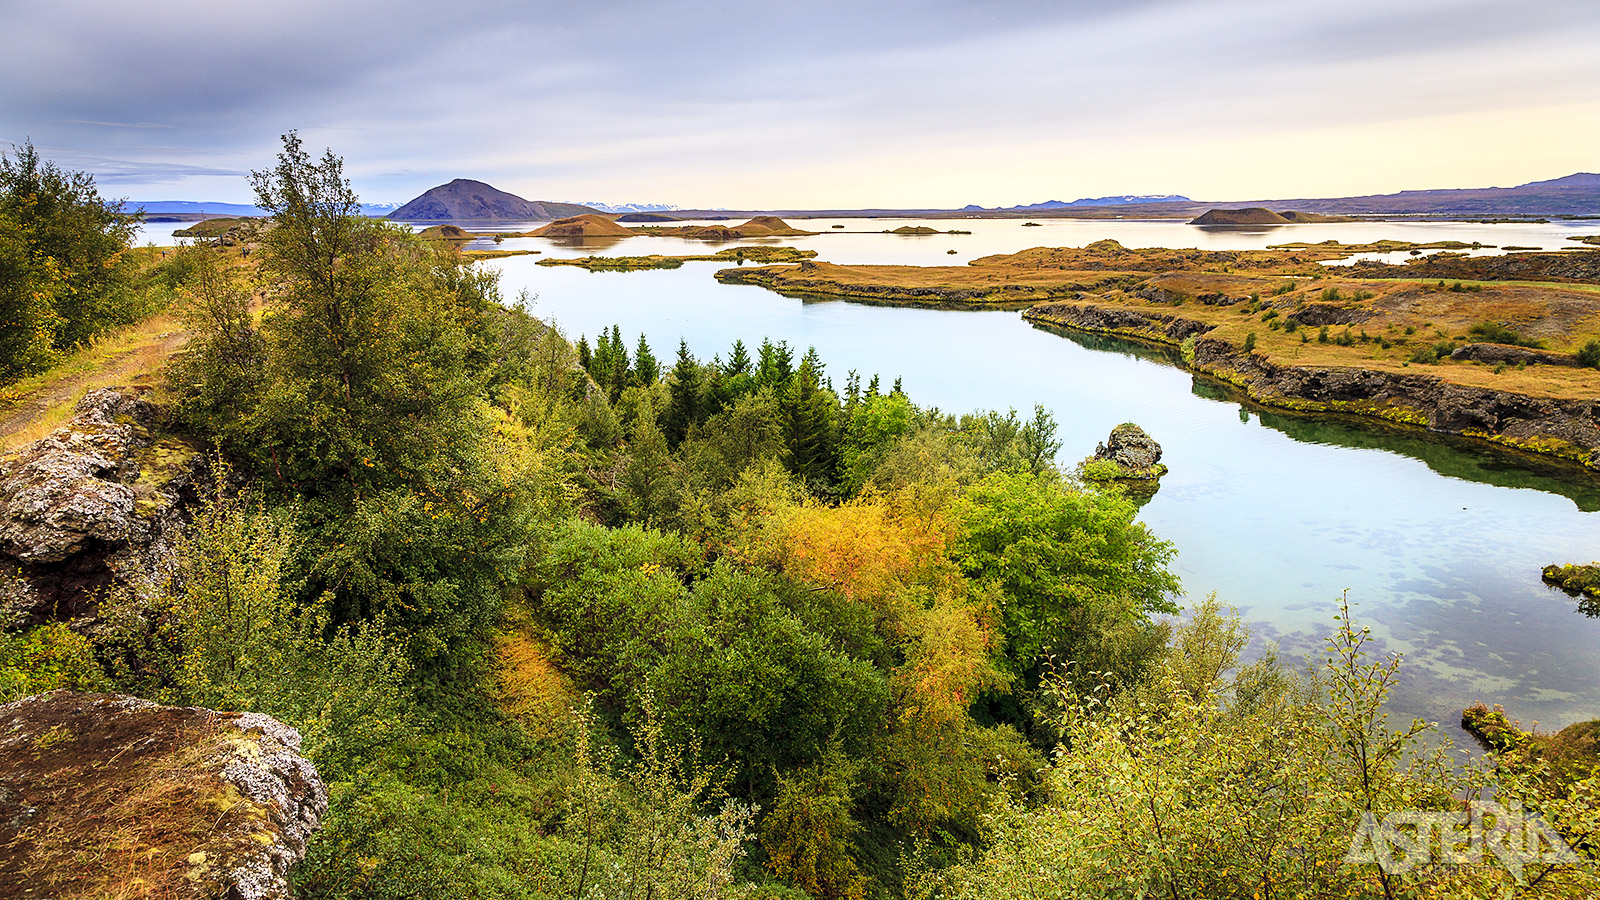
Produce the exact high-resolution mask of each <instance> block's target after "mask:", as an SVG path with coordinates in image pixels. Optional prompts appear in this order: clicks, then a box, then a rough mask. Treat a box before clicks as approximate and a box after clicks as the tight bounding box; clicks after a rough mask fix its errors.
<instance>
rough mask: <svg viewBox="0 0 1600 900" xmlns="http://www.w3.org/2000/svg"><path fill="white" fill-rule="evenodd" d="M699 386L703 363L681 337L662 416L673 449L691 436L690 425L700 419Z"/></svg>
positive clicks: (662, 428)
mask: <svg viewBox="0 0 1600 900" xmlns="http://www.w3.org/2000/svg"><path fill="white" fill-rule="evenodd" d="M700 388H701V383H700V366H699V364H698V363H696V362H695V360H694V357H693V356H692V355H690V353H689V344H688V342H687V341H683V340H680V341H678V362H677V364H675V365H674V366H673V367H672V383H671V385H670V386H669V393H668V398H669V399H668V401H667V408H666V411H665V412H664V413H663V414H662V416H661V432H662V433H663V434H664V435H666V438H667V444H668V445H669V446H671V447H673V448H674V449H676V448H677V446H678V445H679V444H681V443H683V439H684V438H686V437H688V436H689V426H691V425H693V424H694V423H695V422H697V421H699V420H700V413H701V410H700Z"/></svg>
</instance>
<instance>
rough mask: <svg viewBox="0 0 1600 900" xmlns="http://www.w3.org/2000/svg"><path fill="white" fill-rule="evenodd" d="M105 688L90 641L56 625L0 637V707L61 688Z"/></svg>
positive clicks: (61, 625) (56, 623)
mask: <svg viewBox="0 0 1600 900" xmlns="http://www.w3.org/2000/svg"><path fill="white" fill-rule="evenodd" d="M103 687H105V675H104V674H103V673H102V672H101V671H100V668H99V666H98V665H96V664H95V660H94V648H93V647H92V646H91V645H90V643H89V639H88V638H85V637H84V636H83V635H81V634H78V633H77V632H75V631H73V630H72V629H70V628H68V627H67V626H66V625H65V624H62V623H60V622H53V623H50V624H48V625H40V626H39V627H37V628H33V629H29V630H28V631H24V632H22V633H20V634H0V703H10V702H11V701H13V700H20V699H21V698H23V697H26V696H28V695H30V694H41V693H44V692H45V691H53V690H57V689H58V688H68V689H71V690H75V691H89V690H95V689H97V688H103Z"/></svg>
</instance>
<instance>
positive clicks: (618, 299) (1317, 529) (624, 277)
mask: <svg viewBox="0 0 1600 900" xmlns="http://www.w3.org/2000/svg"><path fill="white" fill-rule="evenodd" d="M1040 222H1041V226H1040V227H1023V226H1022V224H1021V222H1020V221H1016V220H960V219H957V220H930V221H926V222H918V221H915V220H909V221H908V220H845V219H838V220H797V221H795V222H794V223H793V224H795V225H796V226H797V227H802V228H807V229H814V230H818V231H822V232H825V233H824V234H821V235H818V236H815V237H799V238H785V239H780V240H777V241H765V242H754V241H750V242H741V243H780V244H784V245H790V246H798V247H806V248H810V249H815V250H816V251H817V252H818V254H819V258H820V259H822V260H826V261H830V262H838V263H896V264H915V265H947V264H964V263H965V262H967V261H968V260H970V259H974V258H977V257H979V256H984V255H988V254H993V253H1009V252H1014V251H1017V250H1021V249H1025V248H1028V247H1036V246H1083V245H1084V244H1087V243H1089V242H1092V241H1095V240H1099V239H1101V238H1106V237H1110V238H1115V239H1116V240H1118V241H1120V242H1122V243H1123V244H1124V245H1126V246H1130V247H1150V246H1165V247H1200V248H1204V249H1249V248H1260V247H1265V246H1267V245H1269V244H1274V243H1283V242H1289V241H1313V242H1314V241H1322V240H1327V239H1330V238H1332V239H1336V240H1339V241H1343V242H1345V243H1354V242H1364V241H1371V240H1378V239H1382V238H1392V239H1399V240H1411V241H1418V242H1425V241H1436V240H1459V241H1465V242H1472V241H1479V242H1482V243H1484V244H1494V245H1505V244H1512V245H1521V246H1534V247H1540V248H1545V249H1558V248H1561V247H1573V246H1576V245H1575V244H1574V243H1573V242H1571V241H1569V240H1567V239H1568V238H1569V237H1571V236H1573V235H1577V234H1591V233H1594V232H1596V231H1600V227H1597V224H1596V223H1593V222H1590V223H1559V222H1558V223H1551V224H1547V225H1541V224H1514V225H1475V224H1467V223H1367V222H1361V223H1339V224H1324V225H1290V226H1281V227H1276V228H1263V229H1254V228H1252V229H1201V228H1197V227H1194V226H1189V225H1185V224H1181V223H1177V222H1149V221H1073V220H1051V219H1042V220H1040ZM460 224H463V225H464V226H471V225H472V224H473V223H460ZM835 224H838V225H843V226H844V228H841V229H834V228H832V227H831V226H833V225H835ZM902 224H926V225H928V226H930V227H933V228H938V229H952V228H954V229H963V230H971V231H973V232H974V233H973V234H970V235H937V236H929V237H900V236H891V235H886V234H881V233H852V232H881V231H883V230H885V229H889V228H895V227H898V226H899V225H902ZM527 227H532V226H531V225H508V224H506V223H496V224H495V225H494V226H493V228H494V230H500V231H510V230H523V229H525V228H527ZM151 239H156V238H155V236H154V235H152V237H151ZM491 246H492V245H491ZM499 246H500V247H501V248H502V249H523V248H527V249H537V250H540V251H541V253H542V254H543V255H544V256H583V255H590V254H599V255H608V256H617V255H642V254H647V253H665V254H684V253H705V252H710V251H711V250H715V249H721V248H722V247H725V246H729V245H709V246H708V245H707V244H706V243H704V242H690V241H683V240H678V239H672V238H654V237H634V238H625V239H622V240H620V241H617V242H614V243H591V244H588V245H576V246H574V245H567V246H562V245H558V244H556V243H555V242H553V241H548V240H544V239H536V238H527V239H510V240H507V241H505V242H504V243H502V244H500V245H499ZM950 250H955V251H956V252H955V253H953V254H952V253H949V252H947V251H950ZM539 258H541V257H539V256H531V257H512V258H507V259H501V260H495V261H493V262H492V263H490V264H491V265H494V266H496V267H497V268H499V269H500V271H501V272H502V274H503V280H502V287H503V289H504V291H505V293H506V296H507V298H508V299H509V298H514V297H515V296H516V295H517V294H518V292H519V291H523V290H526V291H527V292H528V295H529V299H528V304H529V307H530V309H531V310H532V311H533V312H534V313H536V314H537V315H540V316H542V317H545V318H548V319H553V320H554V321H555V322H556V323H557V324H558V325H559V326H560V327H561V328H562V330H563V331H564V332H566V333H567V335H568V336H569V337H571V338H574V339H576V337H577V336H578V335H588V336H590V337H591V339H592V338H593V336H594V335H595V334H597V333H598V332H599V331H600V330H601V329H602V328H607V327H609V326H610V325H611V324H612V323H619V324H620V325H621V326H622V329H623V332H624V334H625V337H626V339H627V341H628V343H629V345H630V346H631V345H632V343H633V342H634V341H635V340H636V339H637V337H638V335H639V333H640V332H643V333H644V334H646V335H647V336H648V339H649V341H650V345H651V347H652V348H654V349H655V351H656V354H657V355H658V356H659V357H662V358H663V359H670V358H671V357H672V355H673V354H674V352H675V350H676V347H677V343H678V340H679V339H680V338H681V339H683V340H686V341H687V342H688V344H689V347H690V348H691V350H692V352H694V354H695V355H696V356H698V357H701V358H705V357H709V356H711V355H712V354H716V353H726V351H727V349H728V347H729V346H730V345H731V344H732V343H733V341H734V340H735V339H739V338H742V339H743V340H744V341H745V343H746V345H755V344H759V343H760V341H761V339H762V338H763V337H770V338H772V339H774V340H784V341H788V342H789V344H790V345H791V346H793V347H795V348H797V349H798V350H800V351H802V352H803V351H804V349H805V348H806V347H808V346H815V347H816V348H817V350H818V352H819V353H820V354H821V356H822V359H823V360H824V361H825V362H826V363H827V364H828V374H829V375H830V376H832V377H833V379H834V380H835V383H836V384H841V385H842V384H843V381H844V377H845V374H846V373H847V372H848V371H849V370H851V369H854V370H856V371H858V372H860V373H862V375H863V378H864V379H866V378H870V377H871V375H872V374H873V373H877V374H880V375H881V376H882V377H883V379H884V383H885V384H888V383H890V382H892V381H893V379H895V378H897V377H898V378H902V379H903V380H904V386H905V389H906V391H907V393H908V394H909V395H910V396H911V397H912V399H913V400H915V401H916V402H917V403H919V404H922V405H931V406H938V407H940V408H942V409H944V410H947V411H955V412H959V411H967V410H973V409H980V408H988V409H999V410H1002V411H1003V410H1005V409H1007V408H1015V409H1017V410H1019V411H1023V412H1026V411H1028V410H1031V409H1032V407H1033V405H1034V404H1036V403H1040V404H1043V405H1044V406H1045V407H1047V408H1048V409H1050V410H1052V411H1053V412H1054V414H1055V417H1056V419H1057V421H1058V422H1060V425H1061V427H1060V431H1059V434H1058V436H1059V437H1060V439H1061V440H1062V441H1063V442H1064V446H1063V449H1062V451H1061V454H1060V461H1061V463H1062V464H1063V465H1064V466H1066V467H1069V468H1070V467H1071V466H1072V465H1073V464H1075V463H1076V462H1077V460H1079V459H1081V458H1083V457H1084V456H1087V455H1088V454H1090V453H1091V452H1092V451H1093V450H1094V447H1095V444H1096V443H1097V442H1099V441H1102V440H1104V439H1105V437H1106V435H1107V433H1108V432H1109V431H1110V430H1111V428H1112V427H1113V426H1115V425H1117V424H1118V423H1121V422H1126V421H1132V422H1137V423H1138V424H1140V425H1141V426H1143V427H1144V428H1145V429H1146V430H1147V431H1148V432H1149V433H1150V434H1151V435H1152V436H1153V437H1154V438H1155V439H1156V440H1157V441H1159V442H1160V443H1161V445H1162V447H1163V448H1164V450H1165V456H1164V458H1163V461H1164V462H1166V463H1167V464H1168V465H1169V466H1170V467H1171V473H1170V474H1169V475H1167V476H1166V477H1165V478H1164V479H1163V480H1162V486H1161V490H1160V492H1159V493H1157V494H1156V495H1155V498H1154V499H1153V500H1152V501H1151V502H1150V503H1149V505H1147V506H1146V507H1144V509H1143V512H1142V514H1141V515H1142V518H1143V519H1144V521H1145V522H1147V523H1148V524H1149V525H1150V526H1151V527H1152V528H1153V529H1154V530H1155V531H1156V533H1157V534H1159V535H1160V536H1162V537H1163V538H1166V539H1167V540H1170V541H1172V542H1173V543H1174V544H1175V545H1176V546H1177V549H1178V556H1177V561H1176V565H1175V568H1176V571H1177V573H1178V574H1179V576H1180V577H1181V578H1182V580H1183V586H1184V590H1185V593H1186V594H1187V595H1188V598H1189V599H1190V600H1199V599H1201V598H1203V597H1204V596H1205V595H1206V594H1208V593H1210V592H1213V591H1215V592H1216V593H1217V595H1218V596H1219V597H1220V598H1221V599H1222V600H1223V601H1225V602H1227V603H1230V604H1233V605H1235V606H1237V607H1239V608H1240V609H1241V610H1242V611H1243V613H1244V616H1245V618H1246V619H1247V620H1248V621H1249V623H1250V625H1251V627H1252V628H1253V629H1254V632H1255V634H1256V635H1257V638H1258V640H1257V642H1256V644H1255V646H1254V649H1255V651H1256V652H1259V649H1260V648H1261V647H1262V646H1263V644H1264V642H1265V641H1276V642H1278V643H1279V644H1280V646H1281V647H1282V648H1283V650H1284V651H1286V652H1288V653H1292V654H1302V653H1318V652H1320V647H1321V646H1322V642H1323V639H1324V638H1325V637H1326V636H1327V635H1329V634H1331V632H1332V629H1333V616H1334V613H1335V610H1336V599H1337V597H1338V595H1339V593H1340V592H1341V591H1343V590H1346V589H1348V590H1349V594H1350V598H1351V599H1352V601H1354V603H1355V604H1356V611H1357V614H1358V616H1359V618H1360V620H1361V622H1363V623H1364V624H1367V625H1370V626H1371V627H1372V629H1373V632H1374V635H1375V636H1376V637H1377V638H1378V639H1379V640H1380V641H1381V643H1382V646H1383V647H1384V648H1386V649H1391V650H1397V651H1400V652H1403V653H1404V654H1405V658H1406V662H1405V665H1404V667H1403V669H1402V674H1403V682H1402V684H1401V686H1400V688H1399V690H1398V691H1397V692H1396V695H1395V697H1394V702H1393V704H1392V707H1393V709H1394V711H1395V713H1396V715H1397V717H1405V716H1410V715H1420V716H1423V717H1425V718H1428V719H1430V720H1433V721H1438V722H1440V723H1442V724H1443V725H1444V726H1445V728H1446V730H1448V731H1454V729H1455V727H1456V726H1455V723H1456V721H1457V720H1458V718H1459V715H1460V710H1461V709H1462V707H1464V706H1467V705H1469V704H1471V703H1474V702H1477V701H1480V700H1481V701H1485V702H1488V703H1501V704H1503V705H1504V706H1505V707H1506V710H1507V712H1508V713H1509V714H1510V715H1511V716H1513V717H1514V718H1518V719H1521V720H1522V721H1523V722H1528V721H1530V720H1537V721H1539V722H1540V723H1541V724H1542V725H1544V726H1548V727H1552V728H1559V727H1561V726H1563V725H1566V724H1568V723H1570V722H1572V721H1576V720H1580V719H1589V718H1595V717H1597V716H1600V695H1597V693H1596V690H1595V689H1596V686H1597V685H1600V620H1595V619H1588V618H1585V617H1583V616H1582V615H1580V614H1578V613H1577V612H1576V611H1575V607H1574V604H1573V602H1572V601H1571V600H1570V599H1569V598H1568V597H1567V596H1566V595H1564V594H1562V593H1560V592H1557V591H1553V590H1551V589H1549V588H1547V587H1545V586H1544V585H1543V583H1542V582H1541V581H1540V579H1539V570H1540V568H1541V567H1542V566H1543V565H1545V564H1546V563H1550V562H1587V561H1589V560H1591V559H1594V558H1596V557H1597V556H1600V518H1597V513H1596V510H1600V479H1596V478H1595V477H1593V476H1590V475H1587V474H1584V473H1581V472H1572V471H1563V470H1555V471H1549V470H1540V469H1539V468H1537V464H1530V463H1529V462H1528V461H1527V460H1525V459H1521V458H1517V457H1512V456H1508V455H1505V454H1501V453H1499V452H1496V451H1493V450H1489V449H1485V448H1481V447H1475V446H1472V445H1469V444H1466V443H1463V442H1459V441H1452V440H1447V439H1441V438H1439V437H1437V436H1431V435H1426V434H1423V433H1420V432H1395V431H1390V430H1385V429H1381V428H1377V427H1374V426H1365V425H1361V424H1354V423H1337V422H1329V421H1326V420H1313V419H1306V418H1300V417H1292V416H1286V415H1282V414H1277V413H1272V412H1265V411H1260V410H1257V409H1254V408H1252V407H1249V406H1248V405H1242V404H1241V403H1240V402H1238V401H1237V400H1232V399H1228V398H1227V396H1226V395H1225V394H1224V393H1223V392H1222V391H1221V390H1220V389H1218V388H1216V387H1215V386H1212V385H1210V384H1208V383H1206V382H1202V381H1199V380H1197V379H1195V378H1193V377H1191V376H1190V375H1188V374H1186V373H1184V372H1182V371H1180V370H1178V369H1176V368H1174V367H1173V366H1172V365H1170V364H1169V363H1167V362H1166V361H1165V359H1164V358H1163V357H1162V356H1161V354H1159V353H1155V352H1151V351H1149V350H1145V349H1140V348H1135V347H1130V346H1128V345H1126V344H1121V343H1117V342H1111V341H1104V340H1095V339H1089V338H1084V337H1081V336H1078V337H1073V336H1067V335H1061V334H1055V333H1051V332H1049V331H1045V330H1041V329H1037V328H1034V327H1032V326H1030V325H1029V324H1028V323H1026V322H1024V321H1023V320H1022V318H1021V317H1020V314H1018V313H1016V312H1001V311H973V312H968V311H945V310H923V309H904V308H888V307H878V306H869V305H863V304H855V303H850V302H845V301H819V302H812V301H802V300H798V299H793V298H789V297H784V296H780V295H778V294H775V293H772V292H770V291H767V290H764V289H761V288H757V287H750V286H742V285H723V284H719V283H717V282H716V281H715V280H714V279H713V278H712V273H713V272H715V271H716V270H717V269H718V268H722V267H724V266H725V265H726V264H724V263H688V264H686V265H685V266H683V267H682V268H680V269H674V270H659V271H643V272H601V273H590V272H586V271H584V270H582V269H577V268H572V267H547V266H544V267H542V266H537V265H535V263H536V261H537V260H538V259H539Z"/></svg>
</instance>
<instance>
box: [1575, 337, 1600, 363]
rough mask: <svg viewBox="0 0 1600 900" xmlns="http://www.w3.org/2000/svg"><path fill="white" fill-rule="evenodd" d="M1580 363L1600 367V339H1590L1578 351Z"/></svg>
mask: <svg viewBox="0 0 1600 900" xmlns="http://www.w3.org/2000/svg"><path fill="white" fill-rule="evenodd" d="M1576 355H1577V358H1578V365H1580V366H1586V367H1588V368H1590V369H1600V340H1590V341H1589V342H1588V343H1587V344H1584V345H1583V347H1581V348H1580V349H1579V350H1578V352H1577V354H1576Z"/></svg>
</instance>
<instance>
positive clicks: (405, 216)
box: [389, 178, 599, 221]
mask: <svg viewBox="0 0 1600 900" xmlns="http://www.w3.org/2000/svg"><path fill="white" fill-rule="evenodd" d="M598 212H599V210H596V209H592V208H590V207H587V206H582V205H579V204H577V203H555V202H552V201H549V200H524V199H522V198H521V197H518V196H517V195H516V194H510V193H507V192H505V191H502V190H500V189H499V188H495V187H491V186H489V185H487V184H484V183H483V182H481V181H472V180H470V179H467V178H457V179H456V180H455V181H452V182H450V183H449V184H441V185H439V186H438V187H436V188H432V189H431V190H428V191H426V192H424V193H423V194H422V196H420V197H417V198H416V199H415V200H412V201H411V202H410V203H407V204H405V205H404V206H402V207H400V208H399V209H397V210H395V211H394V212H392V213H389V218H391V219H400V220H403V221H431V220H438V219H522V220H527V219H565V218H568V217H570V216H581V215H586V214H591V213H598Z"/></svg>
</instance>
